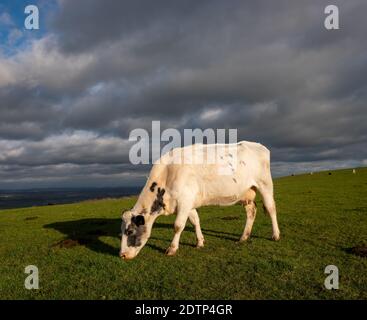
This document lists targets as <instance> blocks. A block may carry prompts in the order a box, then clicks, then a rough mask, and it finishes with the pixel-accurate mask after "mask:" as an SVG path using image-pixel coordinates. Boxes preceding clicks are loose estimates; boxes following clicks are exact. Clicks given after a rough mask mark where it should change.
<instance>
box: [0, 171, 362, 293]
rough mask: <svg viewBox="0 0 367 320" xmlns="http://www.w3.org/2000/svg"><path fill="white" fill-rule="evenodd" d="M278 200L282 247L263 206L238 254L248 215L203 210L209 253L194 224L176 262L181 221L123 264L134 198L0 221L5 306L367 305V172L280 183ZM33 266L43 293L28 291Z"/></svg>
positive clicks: (16, 213)
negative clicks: (43, 302) (138, 302)
mask: <svg viewBox="0 0 367 320" xmlns="http://www.w3.org/2000/svg"><path fill="white" fill-rule="evenodd" d="M275 195H276V201H277V207H278V219H279V226H280V230H281V237H282V238H281V240H280V241H279V242H273V241H271V240H270V238H271V222H270V219H269V217H267V216H265V215H264V214H263V210H262V206H261V204H260V205H259V206H258V207H259V210H258V215H257V218H256V221H255V225H254V229H253V237H252V238H251V240H250V241H249V242H247V243H244V244H241V245H240V244H237V243H236V241H237V240H238V239H239V237H240V235H241V233H242V231H243V227H244V223H245V214H244V211H243V209H242V207H241V206H233V207H205V208H201V209H200V210H199V215H200V218H201V226H202V229H203V232H204V236H205V238H206V246H205V248H203V249H196V248H194V245H195V233H194V231H193V228H192V227H191V226H190V225H189V224H188V226H187V227H186V229H185V231H184V232H183V234H182V237H181V242H180V244H181V245H180V250H179V252H178V254H177V255H176V256H175V257H167V256H165V255H164V251H165V249H166V248H167V247H168V246H169V244H170V241H171V239H172V236H173V227H172V224H173V221H174V216H172V217H161V218H159V219H158V220H157V222H156V225H155V226H154V227H153V233H152V237H151V239H150V240H149V242H148V244H147V245H146V247H145V248H144V249H143V250H142V251H141V253H140V255H139V256H138V257H137V258H136V259H134V260H132V261H128V262H126V261H122V260H120V258H119V257H118V251H119V238H118V234H119V232H120V212H121V210H122V209H126V208H129V207H131V206H132V205H133V203H134V201H135V198H126V199H109V200H101V201H88V202H82V203H78V204H70V205H58V206H47V207H34V208H26V209H15V210H3V211H0V298H1V299H366V298H367V292H366V289H367V258H366V257H360V256H357V255H354V254H352V253H351V251H350V248H352V247H355V246H357V245H367V202H366V199H367V168H361V169H358V170H357V174H355V175H354V174H352V171H351V170H340V171H333V172H332V174H331V175H329V174H328V172H322V173H315V174H313V175H299V176H293V177H286V178H280V179H277V180H275ZM259 202H260V200H259ZM65 239H70V240H74V241H78V242H70V241H69V242H66V243H65V246H62V245H61V242H60V241H62V240H65ZM70 244H71V245H70ZM31 264H32V265H36V266H37V267H38V268H39V276H40V289H39V290H26V289H25V288H24V280H25V278H26V276H27V275H26V274H25V273H24V268H25V267H26V266H27V265H31ZM329 264H333V265H336V266H338V268H339V274H340V288H339V290H332V291H329V290H326V289H325V288H324V279H325V277H326V275H325V274H324V269H325V266H327V265H329Z"/></svg>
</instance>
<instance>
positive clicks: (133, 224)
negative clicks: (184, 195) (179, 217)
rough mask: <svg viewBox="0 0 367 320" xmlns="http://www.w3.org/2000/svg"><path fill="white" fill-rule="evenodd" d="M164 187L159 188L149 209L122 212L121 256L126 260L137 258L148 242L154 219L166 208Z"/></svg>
mask: <svg viewBox="0 0 367 320" xmlns="http://www.w3.org/2000/svg"><path fill="white" fill-rule="evenodd" d="M164 192H165V191H164V189H160V188H158V190H157V193H156V196H155V198H154V200H153V201H152V205H151V207H150V208H149V209H143V210H142V211H140V212H137V211H136V210H134V209H132V210H128V211H125V212H123V214H122V223H121V249H120V257H121V258H122V259H125V260H130V259H133V258H135V257H136V256H137V255H138V253H139V252H140V250H141V249H142V248H143V247H144V245H145V244H146V243H147V241H148V239H149V237H150V234H151V231H152V226H153V223H154V221H155V220H156V219H157V218H158V216H160V215H161V214H162V213H163V211H164V208H165V204H164V202H163V195H164Z"/></svg>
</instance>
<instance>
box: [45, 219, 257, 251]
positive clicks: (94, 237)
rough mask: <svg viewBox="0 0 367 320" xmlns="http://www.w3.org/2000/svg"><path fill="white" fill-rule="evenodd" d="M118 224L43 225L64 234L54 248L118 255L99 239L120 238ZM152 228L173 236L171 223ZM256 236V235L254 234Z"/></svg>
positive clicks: (227, 237)
mask: <svg viewBox="0 0 367 320" xmlns="http://www.w3.org/2000/svg"><path fill="white" fill-rule="evenodd" d="M120 226H121V219H103V218H90V219H80V220H73V221H63V222H54V223H51V224H47V225H44V226H43V227H44V228H46V229H54V230H56V231H58V232H61V233H63V234H64V235H65V239H64V240H61V241H59V242H57V243H55V244H53V245H52V247H55V248H71V247H74V246H77V245H83V246H86V247H87V248H89V249H90V250H93V251H95V252H97V253H103V254H109V255H113V256H117V255H118V251H119V248H116V247H113V246H111V245H109V244H107V243H104V242H103V241H101V240H100V237H102V236H105V237H112V238H116V239H120ZM153 228H154V229H169V230H172V237H173V225H172V224H168V223H159V222H157V223H155V224H154V226H153ZM185 231H186V232H187V231H189V232H192V233H194V232H195V231H194V228H193V227H192V226H191V225H189V224H188V225H187V226H186V228H185ZM202 231H203V233H204V235H207V236H212V237H217V238H220V239H225V240H231V241H237V240H238V238H239V235H238V234H234V233H229V232H223V231H217V230H210V229H202ZM172 237H171V236H170V237H169V238H167V237H164V238H162V237H156V236H154V237H151V239H155V240H163V241H167V243H168V244H169V243H170V242H171V240H172ZM254 238H256V236H254ZM180 244H181V245H187V246H191V247H194V246H195V244H194V243H184V242H180ZM146 245H147V246H148V247H150V248H152V249H153V250H156V251H158V252H161V253H162V252H165V250H166V248H161V247H158V246H156V245H154V244H150V243H149V241H148V243H147V244H146Z"/></svg>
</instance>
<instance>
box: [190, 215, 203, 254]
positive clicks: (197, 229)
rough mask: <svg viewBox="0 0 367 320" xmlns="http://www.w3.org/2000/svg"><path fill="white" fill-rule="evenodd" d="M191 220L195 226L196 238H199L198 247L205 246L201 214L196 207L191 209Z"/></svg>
mask: <svg viewBox="0 0 367 320" xmlns="http://www.w3.org/2000/svg"><path fill="white" fill-rule="evenodd" d="M189 220H190V222H191V224H192V225H193V226H194V228H195V233H196V239H197V243H196V247H197V248H202V247H204V236H203V233H202V232H201V228H200V219H199V215H198V212H197V211H196V209H192V210H191V211H190V214H189Z"/></svg>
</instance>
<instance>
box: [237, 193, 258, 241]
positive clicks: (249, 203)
mask: <svg viewBox="0 0 367 320" xmlns="http://www.w3.org/2000/svg"><path fill="white" fill-rule="evenodd" d="M255 198H256V192H255V190H254V189H250V190H248V191H247V192H246V194H245V199H244V200H243V202H242V203H243V207H244V208H245V210H246V216H247V218H246V226H245V229H244V230H243V234H242V236H241V238H240V242H242V241H246V240H247V239H248V238H249V237H250V235H251V230H252V226H253V224H254V221H255V218H256V202H255Z"/></svg>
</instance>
